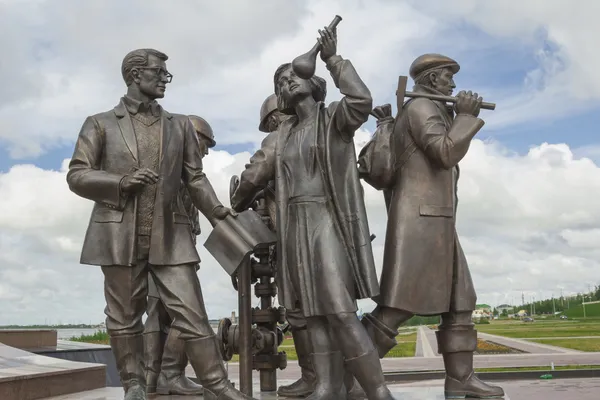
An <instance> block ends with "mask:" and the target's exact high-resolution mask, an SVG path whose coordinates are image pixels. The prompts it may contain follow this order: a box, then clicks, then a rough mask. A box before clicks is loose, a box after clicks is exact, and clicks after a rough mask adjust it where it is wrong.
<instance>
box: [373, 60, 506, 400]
mask: <svg viewBox="0 0 600 400" xmlns="http://www.w3.org/2000/svg"><path fill="white" fill-rule="evenodd" d="M459 69H460V66H459V65H458V63H457V62H456V61H454V60H453V59H451V58H449V57H446V56H443V55H440V54H425V55H422V56H420V57H418V58H417V59H416V60H415V61H414V62H413V63H412V65H411V67H410V76H411V77H412V79H413V80H414V81H415V87H414V92H416V93H429V94H437V95H445V96H449V95H451V94H452V91H453V90H454V88H455V87H456V86H455V84H454V75H455V74H456V73H457V72H458V71H459ZM481 104H482V99H481V97H479V96H478V95H477V93H474V94H473V93H471V92H470V91H469V92H464V91H462V92H460V93H459V94H458V96H457V100H456V104H455V106H454V109H451V108H449V107H448V106H447V105H446V103H445V102H440V101H435V100H431V99H428V98H423V97H417V98H411V99H409V100H408V101H406V102H405V103H404V106H403V107H402V109H401V110H400V113H399V116H398V119H397V121H396V126H395V128H394V140H395V143H394V147H395V149H394V151H395V154H396V157H397V159H399V160H401V163H400V164H397V169H396V170H395V171H394V173H395V177H394V180H393V182H394V183H393V184H392V187H391V188H390V192H391V193H389V194H390V196H391V197H390V202H389V208H388V224H387V232H386V238H385V249H384V256H383V270H382V274H381V279H380V286H381V292H380V295H379V296H377V297H375V298H374V299H373V300H375V302H376V303H377V307H376V308H375V310H374V311H373V312H371V313H370V314H365V315H364V317H363V319H362V322H363V323H364V324H365V326H366V327H367V330H368V332H369V334H370V336H371V339H372V340H373V342H374V343H375V346H376V347H377V349H378V351H379V355H380V357H383V356H384V355H385V354H386V353H387V352H388V351H389V350H391V349H392V348H393V347H394V346H395V345H396V340H395V337H396V335H397V329H398V327H399V326H400V325H402V324H403V323H404V322H406V321H407V320H408V319H409V318H411V317H412V316H413V315H441V324H440V325H439V330H438V331H437V332H436V335H437V341H438V349H439V352H440V353H441V354H442V356H443V358H444V365H445V367H446V382H445V394H446V396H447V397H451V398H464V397H465V396H467V397H477V398H490V397H502V396H503V395H504V391H503V390H502V388H500V387H497V386H491V385H488V384H486V383H484V382H482V381H480V380H479V379H478V378H477V377H476V376H475V375H474V373H473V352H474V351H475V349H476V348H477V332H476V330H475V329H474V325H473V323H472V320H471V315H472V311H473V310H474V309H475V302H476V299H477V297H476V294H475V289H474V287H473V281H472V279H471V274H470V272H469V267H468V265H467V261H466V258H465V255H464V253H463V250H462V248H461V246H460V242H459V240H458V235H457V233H456V206H457V196H456V194H457V181H458V176H459V169H458V163H459V161H460V160H462V158H463V157H464V156H465V155H466V153H467V150H468V149H469V145H470V143H471V140H472V139H473V137H474V136H475V135H476V134H477V132H479V130H480V129H481V128H482V127H483V125H484V122H483V120H482V119H480V118H478V115H479V111H480V108H481ZM455 113H456V115H455ZM424 288H427V289H424Z"/></svg>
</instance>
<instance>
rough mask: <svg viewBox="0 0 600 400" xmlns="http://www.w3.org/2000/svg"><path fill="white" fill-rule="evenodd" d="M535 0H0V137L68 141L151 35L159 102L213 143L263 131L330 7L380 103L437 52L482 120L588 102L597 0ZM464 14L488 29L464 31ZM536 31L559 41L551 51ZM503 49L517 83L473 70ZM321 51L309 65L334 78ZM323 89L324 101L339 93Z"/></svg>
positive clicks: (515, 119)
mask: <svg viewBox="0 0 600 400" xmlns="http://www.w3.org/2000/svg"><path fill="white" fill-rule="evenodd" d="M541 4H542V3H540V1H531V2H526V3H522V2H519V3H518V4H517V3H515V5H514V6H507V5H506V2H492V1H489V2H484V3H480V2H474V1H468V0H463V1H453V2H451V3H448V2H439V3H438V2H433V3H432V2H426V3H424V2H416V1H391V0H377V1H375V0H373V1H371V2H363V1H359V0H327V1H325V0H311V1H302V0H296V1H286V2H278V1H275V0H268V1H261V2H258V3H257V2H253V1H250V0H240V1H236V2H235V5H233V4H232V3H227V2H221V3H217V2H212V1H201V2H190V1H185V0H174V1H171V2H163V1H141V0H132V1H128V2H122V1H118V0H105V1H101V2H100V1H97V2H94V1H85V2H82V1H76V0H54V1H51V2H50V1H40V0H37V1H33V0H31V1H26V2H14V1H13V2H10V1H7V2H4V3H0V7H1V11H2V12H0V26H1V27H2V28H0V29H2V33H3V34H2V35H1V36H0V47H2V48H4V49H5V54H10V55H11V57H10V60H9V59H5V61H6V62H2V63H0V73H3V74H4V76H8V77H10V79H8V80H6V84H5V86H4V89H3V97H2V99H0V141H3V142H5V143H6V145H7V147H8V149H9V151H10V154H11V156H12V157H17V158H19V157H29V156H36V155H39V154H42V153H44V152H45V151H47V150H48V149H49V148H52V147H53V146H57V145H65V144H70V143H72V142H73V141H74V139H75V138H76V135H77V131H78V129H79V127H80V124H81V122H82V121H83V118H84V117H85V116H86V115H88V114H91V113H96V112H99V111H102V110H106V109H109V108H111V107H112V106H114V105H115V104H116V102H117V101H118V98H119V97H120V96H121V95H122V94H123V92H124V90H125V89H124V85H123V82H122V79H121V76H120V63H121V60H122V58H123V56H124V55H125V54H126V52H127V51H129V50H131V49H132V48H136V47H146V46H150V47H155V48H158V49H160V50H163V51H165V52H166V53H167V54H168V55H169V56H170V60H169V62H168V66H169V69H170V70H171V71H172V72H173V73H174V75H175V79H174V81H173V83H172V84H171V85H170V86H169V89H168V92H167V96H166V98H165V100H164V102H163V104H164V105H165V106H166V107H167V108H168V109H170V110H172V111H174V112H181V113H195V114H200V115H202V116H203V117H205V118H207V120H208V121H209V122H211V124H212V125H213V127H214V128H215V132H216V134H217V137H218V140H219V143H221V144H233V143H243V142H252V143H254V142H256V141H258V140H259V137H260V136H257V133H256V129H255V127H256V126H257V119H258V109H259V107H260V104H261V103H262V101H263V100H264V98H265V97H266V96H267V95H268V94H269V93H270V92H271V91H272V73H273V71H274V70H275V69H276V67H277V66H278V65H279V64H281V63H283V62H287V61H290V60H291V59H293V58H294V57H295V56H297V55H298V54H301V53H303V52H305V51H307V50H308V49H309V48H310V47H311V46H312V44H313V43H314V40H315V37H316V36H317V29H319V28H320V27H322V26H324V25H326V24H328V23H329V21H330V20H331V19H332V18H333V16H334V15H336V14H340V15H341V16H342V17H343V18H344V20H343V21H342V22H341V24H340V26H339V28H338V30H339V51H340V54H342V55H343V56H345V57H347V58H350V59H351V60H353V62H354V64H355V66H356V67H357V69H358V71H359V72H360V74H361V76H362V77H363V79H364V80H365V82H367V84H368V85H369V87H370V88H371V90H372V93H373V95H374V98H375V103H376V104H382V103H385V102H393V103H395V98H394V89H395V86H396V81H397V77H398V75H399V74H406V73H407V70H408V67H409V65H410V63H411V62H412V60H413V59H414V58H415V57H416V56H418V55H419V54H421V53H425V52H431V51H439V52H443V53H446V54H449V55H451V56H453V57H455V58H457V59H458V60H459V61H460V62H461V63H462V64H463V71H468V72H467V75H464V74H463V75H461V76H460V77H459V78H458V83H459V87H465V85H470V82H471V81H472V79H471V78H469V75H470V74H478V76H479V79H478V80H477V85H476V86H479V87H477V89H479V91H480V93H484V95H485V97H486V100H490V101H496V102H498V104H499V106H498V111H496V112H494V113H490V114H489V121H488V125H487V127H488V129H491V128H492V127H496V128H502V127H506V126H509V125H513V124H516V123H521V122H524V121H532V120H536V119H539V118H541V117H544V118H560V117H562V116H564V115H566V114H567V113H572V112H576V111H582V110H585V109H588V108H589V107H592V106H593V105H594V104H595V103H593V101H596V100H598V97H599V96H598V93H600V80H599V79H598V75H597V74H596V73H595V69H594V66H595V65H597V64H598V62H595V61H600V60H596V58H595V57H597V55H596V53H595V52H594V51H595V50H594V49H593V46H589V45H588V43H589V38H592V37H596V36H597V35H598V31H597V29H598V28H597V24H595V23H594V22H593V20H592V18H594V16H595V15H596V14H597V12H595V11H594V10H596V9H597V8H598V4H597V3H596V2H593V1H585V0H581V1H579V2H578V6H577V7H573V6H571V5H569V3H568V2H564V1H563V2H556V1H550V0H544V2H543V6H542V5H541ZM515 9H518V10H519V12H518V13H514V10H515ZM65 10H68V12H65ZM564 15H570V16H571V17H570V18H564ZM463 22H467V24H468V26H469V27H477V29H480V30H481V31H483V32H486V33H487V34H489V35H490V36H489V37H485V36H484V35H482V34H481V33H480V32H478V33H477V34H476V35H474V34H473V32H472V31H468V30H467V31H465V29H464V25H461V24H462V23H463ZM474 37H477V41H474ZM545 40H546V41H547V42H548V43H550V44H551V45H552V46H554V47H555V48H556V49H554V50H548V49H547V46H546V45H545V43H546V41H545ZM502 46H504V47H502ZM499 47H500V48H501V49H503V50H506V52H507V53H506V54H508V56H509V57H511V56H512V55H515V56H516V55H523V54H525V55H526V56H527V57H531V56H533V55H536V54H537V56H538V60H537V63H535V64H534V65H529V66H528V67H527V68H526V69H525V70H524V71H523V70H521V71H519V73H521V74H522V75H523V83H522V84H519V85H509V86H506V85H502V84H497V83H496V82H497V80H496V79H495V77H496V74H497V72H496V71H495V68H489V67H486V69H485V71H481V70H478V68H479V67H478V65H479V64H481V63H483V62H485V59H482V57H484V56H478V54H485V55H489V54H492V55H495V56H496V57H498V56H499V53H498V48H499ZM6 49H8V50H6ZM478 57H479V58H478ZM318 62H319V63H318V70H317V71H318V73H319V74H321V75H323V76H325V77H327V79H328V84H329V86H330V88H333V83H332V81H331V79H329V76H328V73H327V71H326V70H325V68H324V67H323V66H322V65H321V64H322V63H321V62H320V60H318ZM502 63H503V64H509V63H510V60H502ZM485 65H488V66H489V62H488V63H487V64H485ZM15 66H18V68H15ZM498 67H500V65H498ZM461 82H462V84H461ZM481 82H483V85H482V84H481ZM469 89H472V88H471V87H469ZM330 92H331V93H332V95H331V96H330V97H331V98H332V99H333V98H335V97H336V96H337V94H336V93H335V90H330Z"/></svg>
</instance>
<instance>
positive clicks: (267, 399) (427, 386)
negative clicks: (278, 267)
mask: <svg viewBox="0 0 600 400" xmlns="http://www.w3.org/2000/svg"><path fill="white" fill-rule="evenodd" d="M278 383H279V384H285V382H283V381H281V382H278ZM494 384H496V385H500V386H502V388H503V389H504V391H505V392H506V396H505V397H504V400H571V399H573V400H598V393H600V379H599V378H591V379H563V380H539V381H507V382H494ZM443 386H444V381H442V380H430V381H426V382H415V383H402V384H393V385H390V386H389V387H390V390H391V391H392V393H393V395H394V397H395V398H396V399H421V400H442V399H443V398H444V396H443ZM253 397H254V398H256V399H260V400H275V399H277V397H276V396H275V395H274V394H272V393H260V392H258V388H255V389H254V393H253ZM122 399H123V389H121V388H105V389H98V390H93V391H90V392H85V393H76V394H72V395H68V396H59V397H52V398H51V399H47V400H122ZM149 399H160V400H200V399H202V397H201V396H160V397H154V396H152V397H149Z"/></svg>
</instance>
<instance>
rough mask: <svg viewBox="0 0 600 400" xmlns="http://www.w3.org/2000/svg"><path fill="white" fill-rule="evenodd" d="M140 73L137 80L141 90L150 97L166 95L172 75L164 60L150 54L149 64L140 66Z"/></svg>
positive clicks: (158, 97) (159, 97) (157, 97)
mask: <svg viewBox="0 0 600 400" xmlns="http://www.w3.org/2000/svg"><path fill="white" fill-rule="evenodd" d="M138 69H139V70H140V73H139V74H138V76H137V79H136V82H137V84H138V85H139V87H140V91H141V92H142V93H143V94H144V95H146V96H147V97H148V98H150V99H162V98H163V97H165V90H166V89H167V83H169V82H171V79H172V77H173V76H172V75H171V74H170V73H169V71H167V65H166V63H165V61H164V60H161V59H160V58H158V57H156V56H155V55H152V54H150V55H149V56H148V65H146V66H145V67H142V68H138Z"/></svg>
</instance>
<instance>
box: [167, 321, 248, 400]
mask: <svg viewBox="0 0 600 400" xmlns="http://www.w3.org/2000/svg"><path fill="white" fill-rule="evenodd" d="M171 329H173V328H171ZM185 349H186V353H187V355H188V357H189V361H190V363H191V364H192V367H193V368H194V372H196V377H197V378H198V380H199V381H200V383H201V384H202V386H203V387H204V393H203V397H204V400H251V399H252V397H249V396H247V395H245V394H243V393H242V392H240V391H239V390H237V389H235V388H234V387H233V385H232V384H231V382H229V380H228V379H227V371H226V370H225V364H224V363H223V359H222V358H221V352H220V351H219V347H218V344H217V337H216V336H215V335H212V336H207V337H204V338H200V339H192V340H187V341H186V342H185Z"/></svg>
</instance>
